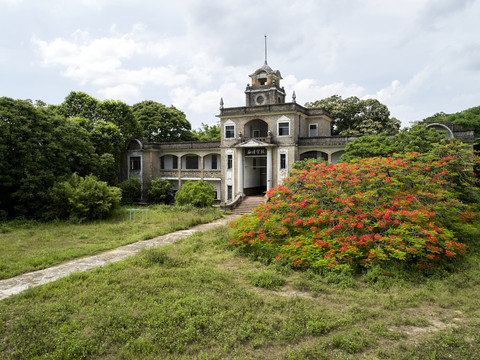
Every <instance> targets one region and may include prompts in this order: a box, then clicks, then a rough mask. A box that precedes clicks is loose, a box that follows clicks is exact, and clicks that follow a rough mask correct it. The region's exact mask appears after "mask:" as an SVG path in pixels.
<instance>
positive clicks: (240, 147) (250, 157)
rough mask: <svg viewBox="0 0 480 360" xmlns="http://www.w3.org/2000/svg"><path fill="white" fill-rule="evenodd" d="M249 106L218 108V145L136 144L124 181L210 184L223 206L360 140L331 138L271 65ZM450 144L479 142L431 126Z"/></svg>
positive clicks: (325, 122)
mask: <svg viewBox="0 0 480 360" xmlns="http://www.w3.org/2000/svg"><path fill="white" fill-rule="evenodd" d="M249 76H250V78H251V82H252V83H251V85H250V84H249V85H247V87H246V89H245V95H246V104H245V106H242V107H232V108H225V107H224V106H223V100H221V101H220V114H219V115H217V117H219V118H220V140H219V141H191V142H174V143H149V142H146V141H144V140H141V139H136V140H132V141H131V142H130V143H129V144H128V146H127V150H126V152H125V153H124V155H123V158H122V166H121V178H122V180H126V179H129V178H131V177H137V178H139V179H140V181H141V183H142V187H144V186H146V184H148V183H149V182H150V181H152V180H153V179H155V178H162V179H166V180H169V181H170V182H171V183H172V188H173V189H174V190H179V189H180V188H181V186H182V183H184V182H186V181H188V180H205V181H208V182H209V183H210V184H212V185H213V186H214V187H215V189H216V193H217V195H216V196H217V200H219V201H220V203H221V204H222V205H224V206H228V205H229V204H235V203H238V202H239V201H241V200H242V199H243V197H245V196H251V195H261V194H264V192H265V191H268V190H269V189H270V188H272V187H274V186H275V185H277V184H279V183H281V182H282V179H283V178H284V177H286V176H287V174H288V172H289V170H291V165H292V163H293V162H295V161H297V160H303V159H306V158H323V159H325V160H327V161H329V162H331V163H334V164H335V163H337V162H338V161H339V159H340V156H341V155H342V153H343V152H344V149H345V145H346V144H347V143H349V142H351V141H353V140H355V139H356V138H357V137H348V136H347V137H346V136H332V135H331V121H332V119H331V118H330V116H329V114H328V113H327V112H326V111H325V110H323V109H321V108H305V107H303V106H301V105H299V104H297V103H296V96H295V92H293V95H292V101H291V102H286V101H285V100H286V99H285V98H286V93H285V90H284V88H283V87H281V86H280V81H281V80H282V77H281V74H280V71H278V70H275V71H274V70H272V68H271V67H270V66H269V65H268V64H267V61H266V60H265V63H264V65H263V66H262V67H260V68H259V69H258V70H256V71H255V72H254V73H253V74H251V75H249ZM430 126H434V127H436V128H438V129H439V130H442V131H444V132H445V133H446V134H447V136H448V137H461V138H469V137H473V131H469V132H465V131H464V129H461V128H460V127H458V126H457V127H452V126H450V127H449V126H446V125H445V124H439V123H436V124H430Z"/></svg>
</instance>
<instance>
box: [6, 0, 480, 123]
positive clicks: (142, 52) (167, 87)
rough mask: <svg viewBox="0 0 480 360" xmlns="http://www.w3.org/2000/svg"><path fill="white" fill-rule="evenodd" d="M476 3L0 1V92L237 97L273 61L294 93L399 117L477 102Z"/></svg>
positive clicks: (52, 97)
mask: <svg viewBox="0 0 480 360" xmlns="http://www.w3.org/2000/svg"><path fill="white" fill-rule="evenodd" d="M479 19H480V1H478V0H477V1H475V0H401V1H399V0H303V1H296V0H244V1H237V0H228V1H227V0H212V1H209V0H176V1H171V0H169V1H163V0H157V1H153V0H151V1H146V0H136V1H132V0H68V1H65V0H42V1H38V0H0V39H1V41H0V65H1V66H0V72H1V75H0V96H7V97H11V98H15V99H32V100H37V99H39V100H42V101H44V102H46V103H48V104H60V103H61V102H62V101H63V100H64V98H65V97H66V96H67V95H68V94H69V93H70V91H84V92H86V93H88V94H90V95H91V96H93V97H95V98H97V99H100V100H103V99H114V100H123V101H125V102H126V103H128V104H131V105H133V104H135V103H137V102H140V101H143V100H154V101H158V102H160V103H162V104H165V105H167V106H169V105H172V104H173V105H175V106H176V107H177V108H179V109H180V110H182V111H183V112H185V114H186V115H187V119H188V120H189V121H190V122H191V123H192V125H193V127H194V128H198V127H199V126H200V123H202V122H203V123H214V122H215V121H216V117H215V115H217V114H218V112H219V111H218V107H219V101H220V98H221V97H223V99H224V102H225V107H235V106H244V105H245V95H244V90H245V87H246V85H247V83H249V81H250V78H249V77H248V75H249V74H251V73H252V72H254V71H255V70H256V69H257V68H259V67H260V66H262V65H263V61H264V35H265V34H267V36H268V63H269V65H270V66H271V67H272V68H273V69H274V70H277V69H278V70H280V72H281V74H282V76H283V81H282V85H283V86H284V87H285V90H286V92H287V101H290V100H291V94H292V91H293V90H295V92H296V95H297V102H298V103H301V104H303V103H305V102H307V101H314V100H318V99H323V98H325V97H328V96H331V95H334V94H338V95H341V96H343V97H348V96H358V97H360V98H370V97H373V98H376V99H378V100H380V102H382V103H384V104H385V105H387V106H388V108H389V109H390V112H391V114H392V116H395V117H396V118H398V119H400V120H401V121H402V124H403V125H404V126H409V124H410V123H411V122H412V121H415V120H421V119H423V118H425V117H427V116H430V115H432V114H434V113H436V112H440V111H444V112H446V113H452V112H457V111H461V110H464V109H467V108H470V107H473V106H479V105H480V20H479Z"/></svg>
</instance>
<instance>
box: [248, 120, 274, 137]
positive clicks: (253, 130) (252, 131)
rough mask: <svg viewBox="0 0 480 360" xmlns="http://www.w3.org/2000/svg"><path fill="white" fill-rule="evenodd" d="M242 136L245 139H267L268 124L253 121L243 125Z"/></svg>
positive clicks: (261, 121)
mask: <svg viewBox="0 0 480 360" xmlns="http://www.w3.org/2000/svg"><path fill="white" fill-rule="evenodd" d="M243 132H244V134H245V135H244V136H245V137H246V138H258V137H267V134H268V124H267V123H266V122H265V121H263V120H260V119H254V120H251V121H249V122H248V123H246V124H245V127H244V131H243Z"/></svg>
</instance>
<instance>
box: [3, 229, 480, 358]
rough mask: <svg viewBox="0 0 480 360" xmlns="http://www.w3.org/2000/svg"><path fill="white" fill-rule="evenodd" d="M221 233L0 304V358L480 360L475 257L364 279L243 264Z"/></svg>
mask: <svg viewBox="0 0 480 360" xmlns="http://www.w3.org/2000/svg"><path fill="white" fill-rule="evenodd" d="M227 231H228V230H227V228H225V227H223V228H218V229H216V230H212V231H209V232H205V233H201V234H196V235H194V236H192V237H190V238H188V239H184V240H181V241H179V242H178V243H175V244H173V245H169V246H165V247H162V248H154V249H150V250H145V251H143V252H141V253H140V254H139V255H138V256H135V257H133V258H130V259H128V260H127V261H123V262H119V263H115V264H111V265H109V266H105V267H103V268H100V269H97V270H95V271H92V272H89V273H81V274H75V275H72V276H69V277H68V278H64V279H62V280H59V281H56V282H54V283H51V284H49V285H46V286H41V287H38V288H35V289H31V290H28V291H26V292H24V293H23V294H21V295H18V296H15V297H12V298H8V299H5V300H3V301H1V302H0V357H2V358H13V359H16V358H18V359H20V358H22V359H23V358H36V357H37V358H63V359H78V358H142V359H156V358H162V359H224V358H230V359H297V360H298V359H335V358H338V359H402V360H404V359H405V360H406V359H447V358H448V359H450V358H454V359H475V358H480V336H479V335H478V334H479V332H478V328H479V325H480V322H479V318H480V312H479V310H478V309H480V306H479V305H480V299H479V298H478V296H476V294H478V291H479V290H480V266H479V265H478V264H479V261H478V260H479V259H480V256H479V254H478V253H475V252H471V253H470V254H469V255H468V258H466V259H465V261H464V262H463V263H461V264H459V266H458V269H451V270H449V271H445V272H444V273H442V274H439V273H438V274H432V275H430V276H426V277H423V278H421V279H413V280H412V279H409V278H408V276H405V277H403V278H402V277H400V276H399V275H396V276H395V277H392V278H391V280H390V281H387V280H385V281H383V280H382V281H373V282H372V281H369V282H366V281H365V280H363V279H362V276H358V275H357V276H354V275H352V274H348V273H345V274H342V275H341V276H339V277H337V278H335V277H326V276H323V275H321V274H318V273H315V272H312V271H305V272H298V271H291V270H288V269H287V270H285V269H283V270H280V268H278V265H265V264H263V263H261V262H258V261H252V260H248V259H246V258H244V257H240V256H239V255H238V253H237V251H230V250H227V249H226V248H225V243H226V242H227V241H228V234H227V233H226V232H227ZM384 276H387V275H385V274H384ZM364 277H368V276H367V274H365V275H364ZM370 278H373V276H370ZM347 283H355V284H356V286H354V287H350V286H346V285H345V284H347ZM270 284H273V285H270Z"/></svg>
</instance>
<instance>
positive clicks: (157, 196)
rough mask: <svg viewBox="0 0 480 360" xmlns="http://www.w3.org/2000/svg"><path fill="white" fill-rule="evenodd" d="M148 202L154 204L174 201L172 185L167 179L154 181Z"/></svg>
mask: <svg viewBox="0 0 480 360" xmlns="http://www.w3.org/2000/svg"><path fill="white" fill-rule="evenodd" d="M147 197H148V201H149V202H151V203H154V204H159V203H167V202H170V200H171V199H172V197H173V196H172V184H171V183H170V181H168V180H165V179H160V178H157V179H154V180H152V182H151V183H150V188H149V190H148V192H147Z"/></svg>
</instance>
